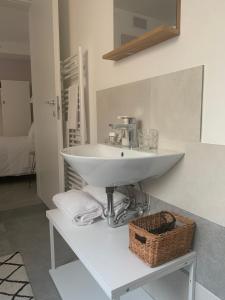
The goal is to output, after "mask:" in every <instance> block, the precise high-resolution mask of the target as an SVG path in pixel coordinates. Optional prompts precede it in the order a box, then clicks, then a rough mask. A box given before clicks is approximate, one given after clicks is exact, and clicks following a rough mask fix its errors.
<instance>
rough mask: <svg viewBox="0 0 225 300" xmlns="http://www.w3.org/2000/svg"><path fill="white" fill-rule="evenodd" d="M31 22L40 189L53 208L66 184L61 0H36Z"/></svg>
mask: <svg viewBox="0 0 225 300" xmlns="http://www.w3.org/2000/svg"><path fill="white" fill-rule="evenodd" d="M29 20H30V51H31V72H32V91H33V103H34V123H35V133H36V137H35V142H36V160H37V190H38V195H39V197H40V198H41V199H42V200H43V201H44V202H45V204H46V205H47V206H48V207H49V208H51V207H52V206H53V205H52V196H53V195H54V194H56V193H58V192H59V191H62V190H63V181H64V180H63V160H62V158H61V156H60V150H61V149H62V121H61V115H60V113H59V110H58V109H59V108H60V107H61V86H60V50H59V18H58V0H33V1H32V4H31V7H30V16H29Z"/></svg>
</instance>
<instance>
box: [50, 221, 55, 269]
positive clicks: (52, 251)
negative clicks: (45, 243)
mask: <svg viewBox="0 0 225 300" xmlns="http://www.w3.org/2000/svg"><path fill="white" fill-rule="evenodd" d="M49 232H50V251H51V269H52V270H54V269H55V242H54V226H53V224H52V223H51V222H49Z"/></svg>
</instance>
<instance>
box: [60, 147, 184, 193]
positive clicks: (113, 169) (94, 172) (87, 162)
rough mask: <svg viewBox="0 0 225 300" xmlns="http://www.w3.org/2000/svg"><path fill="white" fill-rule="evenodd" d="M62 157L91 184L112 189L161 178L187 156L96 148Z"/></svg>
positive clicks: (75, 150)
mask: <svg viewBox="0 0 225 300" xmlns="http://www.w3.org/2000/svg"><path fill="white" fill-rule="evenodd" d="M62 155H63V157H64V159H65V160H66V161H67V162H68V163H69V165H70V166H71V167H72V169H73V170H74V171H76V172H77V173H78V174H79V175H80V176H81V177H82V178H83V179H84V180H85V181H86V182H87V183H88V184H91V185H94V186H100V187H110V186H119V185H127V184H133V183H137V182H139V181H142V180H144V179H147V178H153V177H154V178H156V177H159V176H161V175H162V174H164V173H165V172H167V171H168V170H169V169H170V168H171V167H172V166H173V165H175V163H176V162H178V161H179V160H180V159H181V158H182V156H183V155H184V154H183V153H176V152H172V151H158V152H157V153H151V152H142V151H136V150H129V149H124V148H118V147H113V146H108V145H102V144H97V145H82V146H75V147H70V148H66V149H64V150H63V151H62Z"/></svg>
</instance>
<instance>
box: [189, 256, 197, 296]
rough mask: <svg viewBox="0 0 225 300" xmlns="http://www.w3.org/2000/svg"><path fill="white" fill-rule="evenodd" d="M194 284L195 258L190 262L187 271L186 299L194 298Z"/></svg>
mask: <svg viewBox="0 0 225 300" xmlns="http://www.w3.org/2000/svg"><path fill="white" fill-rule="evenodd" d="M195 284H196V259H195V260H194V261H193V263H192V264H191V266H190V271H189V288H188V300H195Z"/></svg>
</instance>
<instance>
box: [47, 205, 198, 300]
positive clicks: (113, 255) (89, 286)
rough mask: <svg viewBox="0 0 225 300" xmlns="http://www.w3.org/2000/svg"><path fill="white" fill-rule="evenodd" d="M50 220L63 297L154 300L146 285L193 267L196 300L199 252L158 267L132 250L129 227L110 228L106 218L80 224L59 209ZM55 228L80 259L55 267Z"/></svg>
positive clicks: (54, 270)
mask: <svg viewBox="0 0 225 300" xmlns="http://www.w3.org/2000/svg"><path fill="white" fill-rule="evenodd" d="M47 218H48V219H49V222H50V241H51V259H52V268H51V270H50V275H51V277H52V279H53V281H54V283H55V285H56V287H57V288H58V291H59V293H60V295H61V297H62V299H63V300H72V299H76V300H90V299H92V300H107V299H113V300H118V299H121V300H151V298H150V296H148V295H147V293H146V292H145V291H144V290H143V289H142V287H143V286H144V285H145V284H147V283H148V282H150V280H155V279H159V278H161V277H163V276H166V275H168V274H170V273H172V272H175V271H177V270H179V269H182V268H185V267H187V266H190V270H191V271H190V275H189V295H188V296H187V299H188V300H194V286H195V261H196V254H195V252H191V253H189V254H187V255H185V256H182V257H180V258H178V259H175V260H173V261H171V262H169V263H166V264H164V265H162V266H159V267H156V268H150V267H149V266H148V265H146V264H145V263H143V262H142V261H141V260H140V259H138V258H137V257H136V256H135V255H134V254H133V253H132V252H131V251H130V250H129V249H128V243H129V235H128V226H122V227H119V228H116V229H115V228H110V227H108V225H107V224H106V222H105V221H100V222H97V223H95V224H92V225H89V226H83V227H79V226H76V225H74V224H72V222H71V221H70V220H69V219H68V218H67V217H65V216H64V215H63V214H62V213H61V212H60V211H59V210H58V209H54V210H51V211H47ZM53 228H55V229H56V230H57V231H58V232H59V234H60V235H61V236H62V237H63V239H64V240H65V241H66V243H67V244H68V245H69V246H70V248H71V249H72V250H73V252H74V253H75V254H76V255H77V257H78V258H79V261H76V262H72V263H70V264H67V265H64V266H60V267H58V268H55V253H54V232H53Z"/></svg>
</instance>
